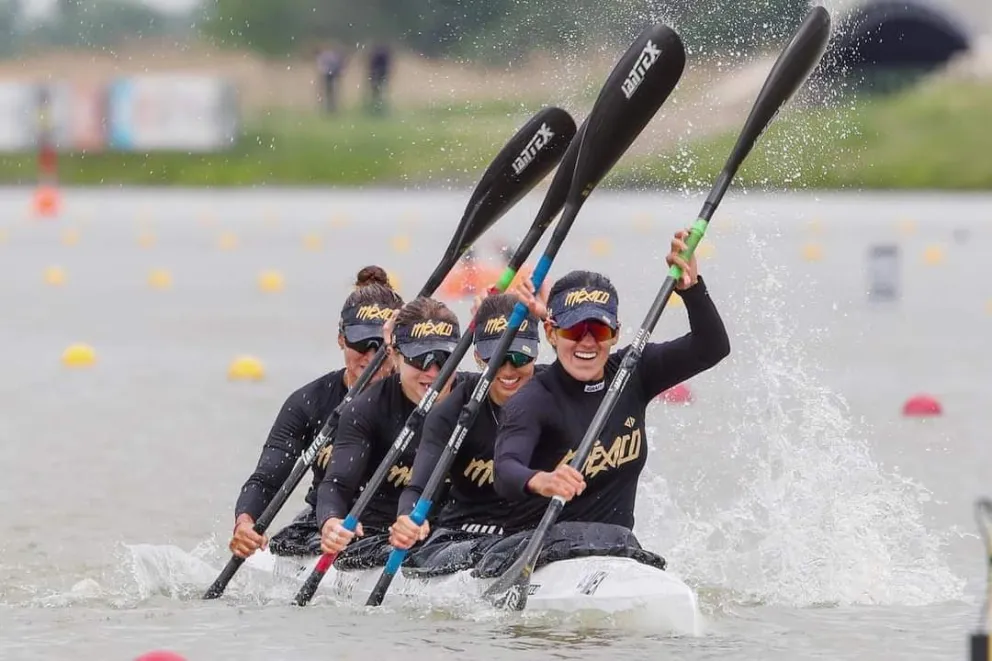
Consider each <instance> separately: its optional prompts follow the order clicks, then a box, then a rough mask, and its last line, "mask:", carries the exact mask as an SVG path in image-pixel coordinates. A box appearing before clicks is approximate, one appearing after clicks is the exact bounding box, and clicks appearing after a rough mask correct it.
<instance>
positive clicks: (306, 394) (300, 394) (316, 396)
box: [283, 368, 347, 408]
mask: <svg viewBox="0 0 992 661" xmlns="http://www.w3.org/2000/svg"><path fill="white" fill-rule="evenodd" d="M338 390H340V391H341V392H340V397H339V398H338V399H339V400H340V399H343V398H344V393H345V392H347V389H346V388H345V387H344V368H341V369H338V370H334V371H332V372H328V373H327V374H324V375H322V376H318V377H317V378H316V379H314V380H313V381H311V382H309V383H305V384H303V385H302V386H300V387H299V388H297V389H296V390H294V391H293V392H291V393H290V394H289V396H288V397H287V398H286V402H285V404H283V408H286V407H290V406H292V407H306V406H313V405H315V404H316V403H318V402H321V401H323V400H325V399H326V397H327V395H328V393H333V392H334V391H338Z"/></svg>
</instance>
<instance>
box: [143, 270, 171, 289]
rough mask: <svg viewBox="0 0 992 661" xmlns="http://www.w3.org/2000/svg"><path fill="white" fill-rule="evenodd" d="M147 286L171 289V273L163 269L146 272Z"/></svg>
mask: <svg viewBox="0 0 992 661" xmlns="http://www.w3.org/2000/svg"><path fill="white" fill-rule="evenodd" d="M148 286H149V287H151V288H152V289H171V288H172V274H171V273H169V272H168V271H166V270H165V269H152V270H151V272H150V273H149V274H148Z"/></svg>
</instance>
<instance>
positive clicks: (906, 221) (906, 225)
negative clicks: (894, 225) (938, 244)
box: [898, 218, 916, 236]
mask: <svg viewBox="0 0 992 661" xmlns="http://www.w3.org/2000/svg"><path fill="white" fill-rule="evenodd" d="M898 227H899V233H900V234H903V235H905V236H909V235H910V234H915V233H916V221H915V220H913V219H912V218H903V219H902V220H900V221H899V224H898Z"/></svg>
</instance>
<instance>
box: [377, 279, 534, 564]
mask: <svg viewBox="0 0 992 661" xmlns="http://www.w3.org/2000/svg"><path fill="white" fill-rule="evenodd" d="M531 298H533V297H531ZM516 304H517V297H516V296H515V295H513V294H496V295H492V296H489V297H487V298H485V299H482V300H481V302H480V303H479V304H478V312H477V313H475V319H476V324H475V331H474V334H473V340H474V343H475V360H476V362H477V363H478V365H479V368H480V369H485V367H486V365H487V364H488V362H489V360H490V358H491V357H492V355H493V353H494V352H495V350H496V347H497V346H498V345H499V343H500V339H501V337H502V335H503V332H504V331H505V330H506V328H507V326H508V323H509V319H510V317H511V316H512V314H513V308H514V306H515V305H516ZM539 349H540V336H539V334H538V321H537V319H536V318H535V317H533V316H529V317H527V318H526V319H525V320H524V322H523V323H522V324H521V325H520V328H519V330H518V331H517V334H516V336H515V337H514V340H513V342H512V344H510V347H509V351H508V352H507V353H506V355H505V357H504V358H503V362H502V363H501V365H500V366H499V369H498V371H497V372H496V374H495V379H493V382H492V385H491V386H490V388H489V393H488V396H487V397H486V398H485V400H483V403H482V406H481V407H480V410H479V412H478V414H477V416H476V418H475V421H474V423H473V424H472V426H471V427H470V428H469V430H468V433H467V434H466V435H465V438H464V439H463V440H462V444H461V447H460V448H459V450H458V453H457V454H456V455H455V459H454V462H453V463H452V465H451V468H450V471H449V476H450V486H449V487H448V490H447V494H446V499H445V500H444V501H443V502H436V504H435V507H434V508H433V509H432V512H431V518H432V519H433V520H434V521H435V527H436V530H435V532H434V534H432V535H430V538H429V539H428V540H427V541H426V543H425V544H424V545H423V546H421V547H419V548H418V549H417V551H416V553H415V554H413V555H411V557H410V558H409V559H408V561H407V564H408V566H418V565H424V564H427V563H430V559H431V558H432V557H436V554H437V553H439V552H440V551H442V550H443V551H444V555H445V560H444V563H445V565H447V567H448V570H449V571H454V570H456V569H458V568H461V567H463V566H471V565H472V564H473V563H474V557H475V555H476V554H477V553H479V552H480V551H481V550H482V549H483V548H484V547H485V543H486V541H487V540H489V539H491V538H497V537H498V536H499V535H501V534H502V533H503V518H504V517H505V516H506V514H507V512H508V510H509V508H510V505H509V503H508V502H507V501H506V500H505V499H504V498H502V497H501V496H499V494H497V493H496V490H495V489H494V488H493V448H494V444H495V441H496V431H497V429H498V427H499V424H500V423H499V420H500V415H501V411H502V407H503V406H504V405H505V404H506V402H507V401H508V400H509V399H510V398H511V397H513V396H514V395H515V394H516V393H517V392H519V391H520V389H521V388H522V387H523V386H524V385H525V384H526V383H527V382H528V381H530V379H531V378H532V377H533V376H534V373H535V370H537V371H540V370H541V369H542V368H544V367H546V366H545V365H541V366H538V365H536V363H535V361H536V359H537V357H538V352H539ZM481 377H482V375H481V374H469V375H467V376H466V377H465V378H464V379H463V380H462V381H461V382H459V384H458V385H457V386H456V387H455V388H453V389H452V391H451V395H449V396H448V398H447V399H446V400H444V402H442V403H441V404H438V405H436V406H435V407H434V408H433V409H432V410H431V413H430V414H429V415H428V416H427V419H426V421H425V423H424V430H423V434H422V436H421V441H420V446H419V447H418V448H417V455H416V459H415V460H414V463H413V474H412V477H411V479H410V484H409V485H408V486H407V487H406V489H404V490H403V493H402V494H401V496H400V500H399V509H398V516H397V518H396V521H395V523H393V525H392V526H391V527H390V533H391V534H390V537H389V543H390V545H392V546H394V547H396V548H401V549H409V548H410V547H412V546H413V545H414V544H415V543H417V542H419V541H422V540H424V539H425V538H427V536H428V534H429V533H430V527H429V525H428V524H427V523H424V524H423V526H417V525H416V524H415V523H414V522H413V521H412V520H411V519H410V517H409V514H410V512H411V511H412V510H413V506H414V505H415V504H416V503H417V500H418V499H419V498H420V496H421V494H422V493H423V490H424V487H425V486H426V485H427V480H428V479H429V478H430V476H431V474H432V473H433V472H434V469H435V467H436V466H437V462H438V460H439V459H440V457H441V453H442V451H443V450H444V447H445V445H446V444H447V442H448V439H449V438H450V436H451V433H452V431H454V429H455V426H456V425H457V423H458V418H459V414H460V413H461V410H462V408H463V407H464V406H465V405H466V404H467V403H468V402H469V401H470V400H471V399H472V392H473V391H474V390H475V388H476V386H477V384H478V382H479V379H480V378H481ZM434 497H435V499H438V500H439V498H438V494H435V495H434ZM466 542H468V543H466ZM452 544H457V545H458V548H459V551H458V552H457V553H456V552H455V551H454V549H453V548H452V546H451V545H452ZM456 555H457V556H458V557H457V558H456V557H455V556H456Z"/></svg>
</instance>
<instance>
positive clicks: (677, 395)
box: [660, 383, 692, 404]
mask: <svg viewBox="0 0 992 661" xmlns="http://www.w3.org/2000/svg"><path fill="white" fill-rule="evenodd" d="M660 397H661V398H662V399H663V400H665V401H666V402H668V403H669V404H689V403H690V402H692V391H690V390H689V386H687V385H685V384H684V383H680V384H678V385H677V386H672V387H671V388H669V389H668V390H666V391H665V392H663V393H661V395H660Z"/></svg>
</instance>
